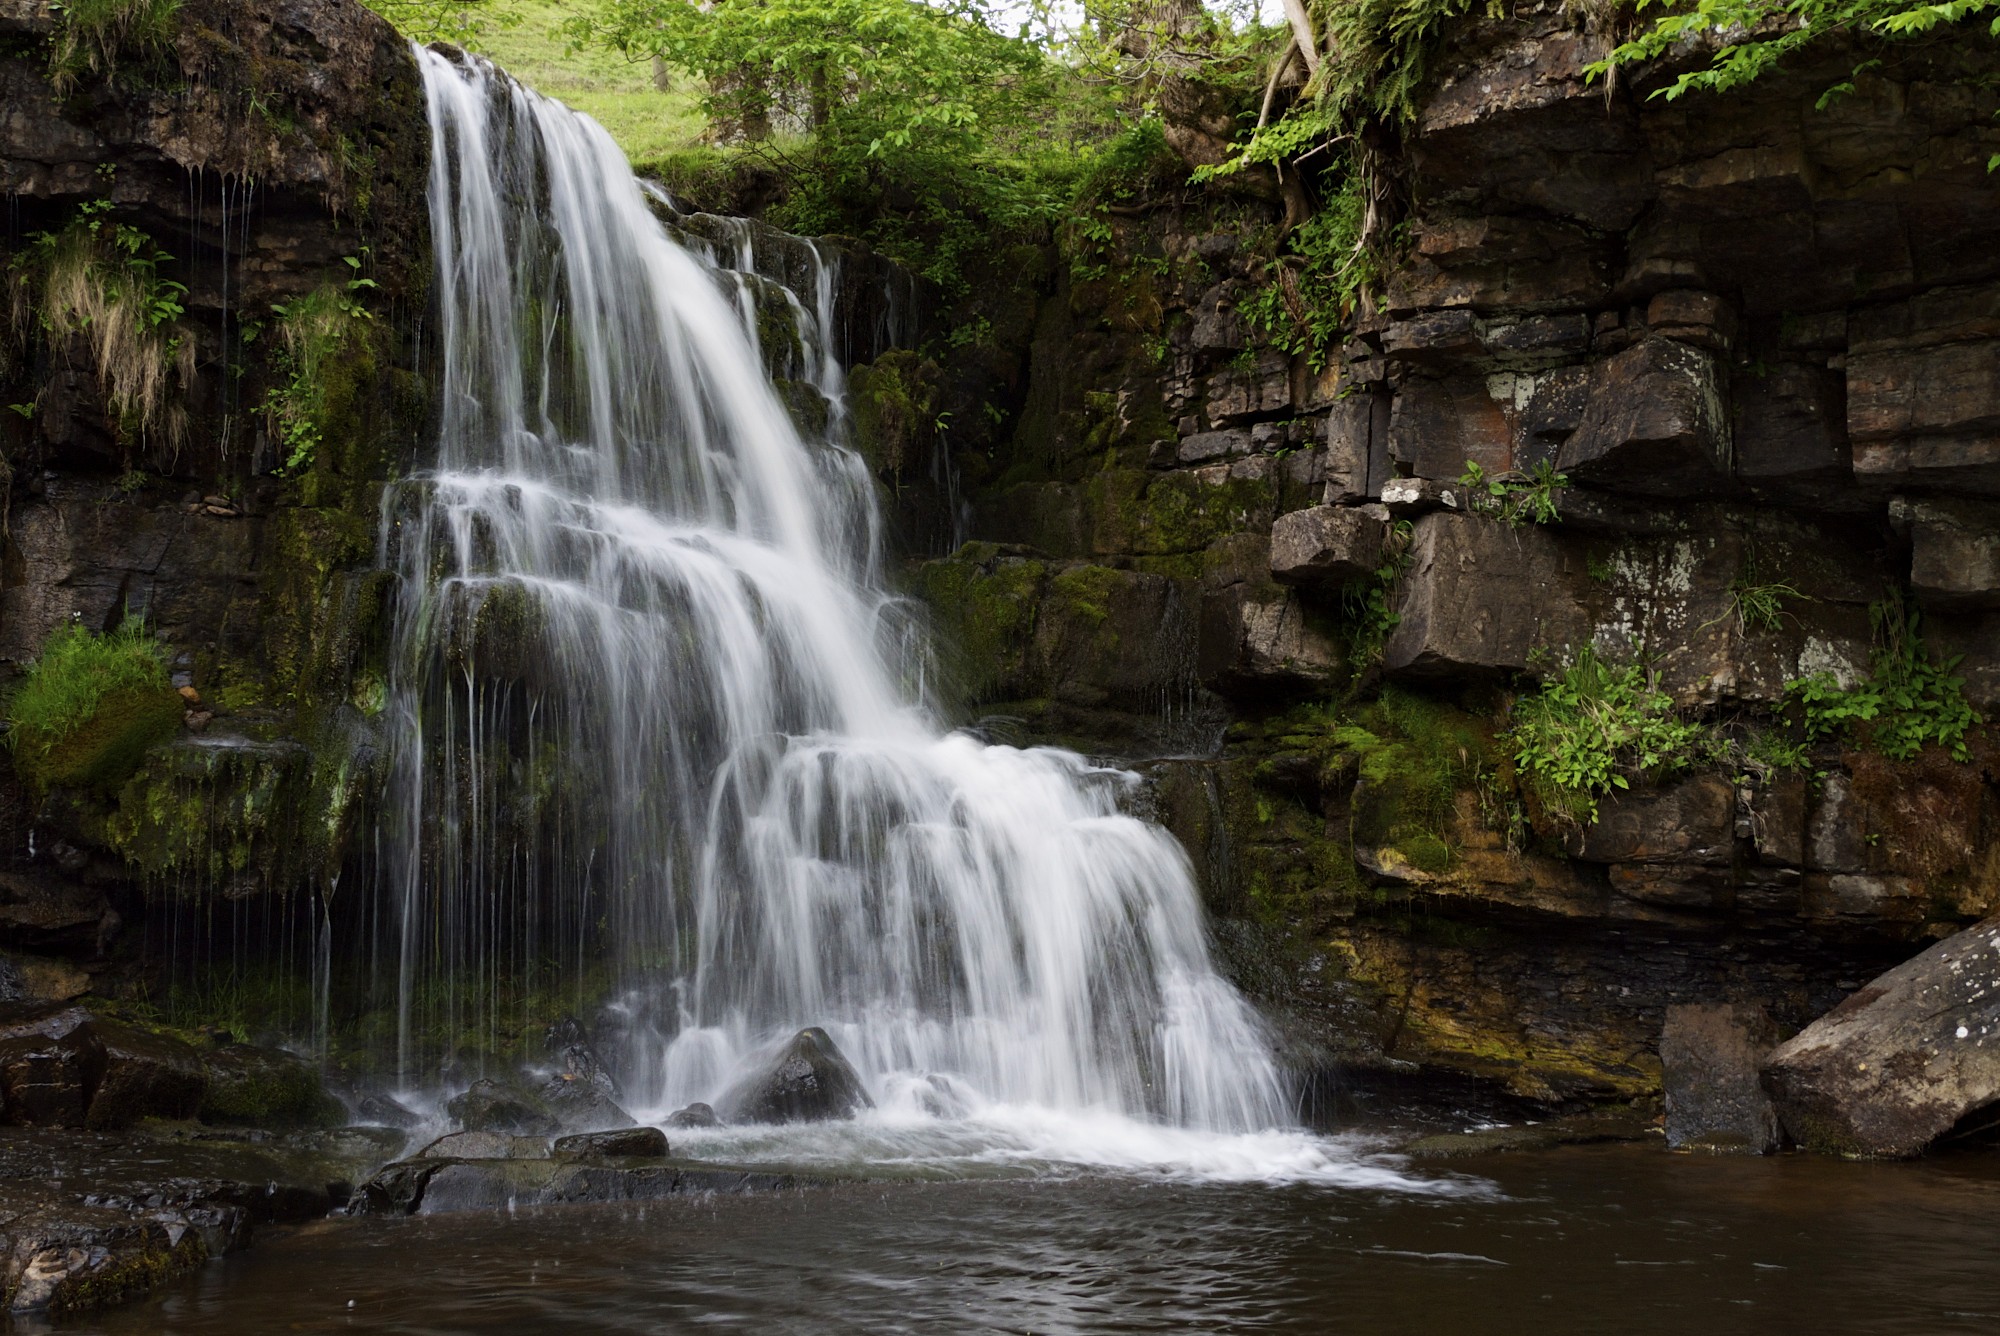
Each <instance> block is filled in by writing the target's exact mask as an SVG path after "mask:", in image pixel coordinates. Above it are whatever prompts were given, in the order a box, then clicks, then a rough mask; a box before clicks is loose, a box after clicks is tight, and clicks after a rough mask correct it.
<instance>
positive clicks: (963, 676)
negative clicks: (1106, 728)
mask: <svg viewBox="0 0 2000 1336" xmlns="http://www.w3.org/2000/svg"><path fill="white" fill-rule="evenodd" d="M1046 570H1047V568H1046V567H1044V566H1043V564H1042V563H1041V562H1039V561H1028V560H1023V559H1019V558H1005V557H1002V556H1001V555H1000V549H999V548H998V547H997V546H995V545H994V544H992V543H967V544H966V545H965V546H964V547H962V548H960V549H959V550H958V551H957V552H955V553H953V554H952V555H951V556H949V557H946V558H945V559H944V560H942V561H931V562H926V563H924V565H923V566H922V567H920V568H919V569H918V571H917V580H916V583H917V591H918V593H919V594H920V595H921V596H922V597H923V599H924V601H925V602H926V603H928V604H929V605H930V607H931V609H932V612H933V614H934V616H935V617H936V619H937V624H938V629H939V630H940V632H942V639H943V642H944V644H945V646H946V647H947V651H948V653H949V654H950V657H951V660H952V663H953V664H954V666H955V667H956V670H957V671H956V678H957V681H958V684H959V686H960V688H961V689H962V690H963V691H964V692H965V693H966V695H967V697H968V698H969V699H971V700H974V701H988V700H996V699H1002V698H1005V697H1007V696H1024V695H1032V694H1033V693H1032V692H1031V691H1024V690H1021V689H1020V688H1021V687H1022V686H1023V684H1024V678H1025V674H1026V671H1027V659H1028V646H1029V643H1030V641H1031V639H1032V638H1033V635H1034V630H1035V623H1036V615H1037V613H1038V611H1039V609H1040V605H1041V598H1042V579H1043V576H1044V575H1045V574H1046Z"/></svg>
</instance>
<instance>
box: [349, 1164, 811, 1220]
mask: <svg viewBox="0 0 2000 1336" xmlns="http://www.w3.org/2000/svg"><path fill="white" fill-rule="evenodd" d="M822 1181H824V1180H822V1179H819V1178H816V1177H811V1176H807V1175H803V1174H796V1173H792V1172H790V1171H788V1170H783V1169H777V1170H772V1169H757V1168H748V1167H742V1166H736V1165H719V1164H709V1163H704V1162H702V1161H698V1160H657V1159H626V1160H622V1161H620V1160H598V1161H592V1162H578V1161H574V1160H553V1159H547V1160H446V1159H418V1160H403V1161H400V1162H399V1163H396V1164H392V1165H389V1166H388V1167H387V1168H385V1169H383V1170H382V1171H381V1172H380V1173H378V1174H377V1175H375V1177H374V1178H372V1179H370V1180H369V1181H368V1182H367V1183H365V1184H363V1185H362V1187H361V1190H360V1191H359V1192H358V1193H357V1194H356V1195H355V1200H354V1202H353V1205H352V1206H351V1207H350V1209H351V1210H353V1211H354V1212H355V1213H356V1214H359V1215H438V1214H443V1213H446V1212H452V1211H495V1210H507V1209H511V1208H513V1207H517V1206H554V1205H562V1204H576V1203H588V1202H621V1201H657V1200H659V1199H661V1198H663V1197H670V1196H674V1195H676V1194H680V1193H690V1192H724V1193H739V1192H784V1191H790V1190H793V1189H797V1188H805V1187H816V1186H818V1185H819V1184H820V1183H821V1182H822Z"/></svg>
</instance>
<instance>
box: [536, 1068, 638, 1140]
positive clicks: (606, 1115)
mask: <svg viewBox="0 0 2000 1336" xmlns="http://www.w3.org/2000/svg"><path fill="white" fill-rule="evenodd" d="M609 1087H610V1078H609V1077H605V1076H600V1077H599V1078H598V1079H596V1080H590V1079H586V1078H584V1077H580V1076H573V1075H570V1074H569V1073H566V1072H558V1073H556V1074H555V1075H554V1076H551V1077H549V1078H548V1079H547V1080H545V1081H543V1082H542V1083H541V1085H540V1086H538V1087H536V1089H535V1091H534V1093H535V1096H536V1098H537V1099H538V1100H539V1101H540V1103H541V1104H542V1106H543V1107H544V1108H546V1109H547V1110H548V1111H549V1113H550V1114H551V1115H552V1116H553V1117H554V1118H555V1120H556V1122H557V1123H559V1124H561V1126H560V1127H559V1128H558V1129H557V1130H559V1131H563V1132H602V1131H606V1130H608V1129H611V1128H618V1127H631V1126H632V1125H633V1124H634V1122H636V1121H637V1120H636V1119H634V1118H633V1117H632V1115H631V1114H629V1113H627V1112H625V1110H624V1109H622V1108H620V1107H619V1105H618V1101H617V1100H616V1099H614V1098H612V1096H611V1092H610V1088H609Z"/></svg>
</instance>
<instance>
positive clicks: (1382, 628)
mask: <svg viewBox="0 0 2000 1336" xmlns="http://www.w3.org/2000/svg"><path fill="white" fill-rule="evenodd" d="M1415 532H1416V528H1415V526H1414V525H1413V524H1412V523H1411V522H1410V521H1409V520H1397V521H1396V522H1395V524H1394V525H1392V526H1391V527H1390V530H1389V537H1388V541H1387V542H1385V543H1384V544H1383V545H1382V562H1381V564H1380V565H1378V566H1377V567H1376V568H1375V570H1374V572H1373V574H1371V575H1370V576H1369V577H1368V578H1367V579H1366V580H1364V581H1361V582H1360V583H1359V584H1355V585H1351V586H1349V587H1348V589H1347V590H1346V592H1345V593H1344V594H1343V595H1342V596H1341V602H1342V604H1343V606H1344V609H1345V612H1346V614H1347V617H1346V620H1347V626H1348V655H1349V658H1350V659H1351V661H1352V662H1353V664H1354V669H1355V673H1356V675H1357V677H1358V676H1359V674H1360V673H1361V671H1362V670H1363V669H1365V668H1366V667H1367V666H1368V665H1370V664H1372V663H1374V662H1375V661H1376V660H1377V659H1379V658H1381V656H1382V648H1383V646H1385V645H1387V644H1388V643H1389V636H1390V634H1391V633H1393V632H1394V631H1395V629H1396V627H1397V625H1398V624H1399V623H1400V622H1401V621H1402V620H1403V618H1402V614H1400V613H1398V612H1397V611H1396V589H1397V586H1398V585H1400V584H1401V583H1402V579H1403V572H1405V571H1407V570H1408V569H1409V568H1410V559H1411V554H1410V540H1411V538H1412V536H1413V535H1414V534H1415Z"/></svg>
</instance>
